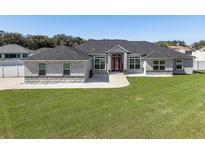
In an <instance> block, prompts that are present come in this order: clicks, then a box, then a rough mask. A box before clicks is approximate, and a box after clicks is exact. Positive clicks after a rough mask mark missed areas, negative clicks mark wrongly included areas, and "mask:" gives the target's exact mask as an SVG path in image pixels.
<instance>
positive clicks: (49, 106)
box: [0, 74, 205, 138]
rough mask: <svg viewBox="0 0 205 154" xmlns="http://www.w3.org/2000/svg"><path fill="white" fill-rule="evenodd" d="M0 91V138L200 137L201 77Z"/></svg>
mask: <svg viewBox="0 0 205 154" xmlns="http://www.w3.org/2000/svg"><path fill="white" fill-rule="evenodd" d="M128 79H129V82H130V85H129V86H128V87H125V88H119V89H62V90H8V91H0V138H205V75H204V74H196V75H178V76H174V77H170V78H143V77H138V78H137V77H135V78H128Z"/></svg>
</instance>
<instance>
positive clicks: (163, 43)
mask: <svg viewBox="0 0 205 154" xmlns="http://www.w3.org/2000/svg"><path fill="white" fill-rule="evenodd" d="M156 44H157V45H159V46H162V47H168V46H187V45H186V43H185V42H184V41H180V40H174V41H158V42H157V43H156Z"/></svg>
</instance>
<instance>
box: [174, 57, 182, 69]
mask: <svg viewBox="0 0 205 154" xmlns="http://www.w3.org/2000/svg"><path fill="white" fill-rule="evenodd" d="M182 69H183V60H182V59H177V60H176V70H182Z"/></svg>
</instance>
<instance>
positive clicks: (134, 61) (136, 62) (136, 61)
mask: <svg viewBox="0 0 205 154" xmlns="http://www.w3.org/2000/svg"><path fill="white" fill-rule="evenodd" d="M129 68H130V69H135V70H137V69H140V58H139V57H130V58H129Z"/></svg>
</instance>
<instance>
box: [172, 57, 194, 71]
mask: <svg viewBox="0 0 205 154" xmlns="http://www.w3.org/2000/svg"><path fill="white" fill-rule="evenodd" d="M174 74H193V59H183V69H182V70H177V69H176V60H174Z"/></svg>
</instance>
